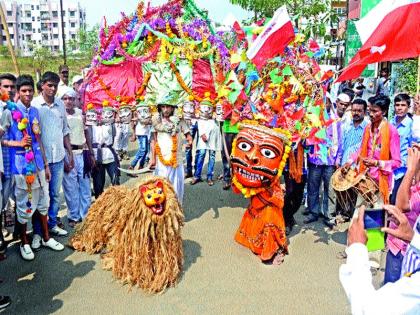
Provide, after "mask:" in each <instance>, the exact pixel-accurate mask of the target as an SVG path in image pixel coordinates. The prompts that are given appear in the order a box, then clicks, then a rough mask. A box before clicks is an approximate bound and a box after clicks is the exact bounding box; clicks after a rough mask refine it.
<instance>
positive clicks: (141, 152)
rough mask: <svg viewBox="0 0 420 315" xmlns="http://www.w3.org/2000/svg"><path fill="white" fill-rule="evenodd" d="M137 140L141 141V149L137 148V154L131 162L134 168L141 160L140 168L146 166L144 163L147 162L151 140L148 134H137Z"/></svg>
mask: <svg viewBox="0 0 420 315" xmlns="http://www.w3.org/2000/svg"><path fill="white" fill-rule="evenodd" d="M137 141H138V143H139V149H138V150H137V152H136V155H135V156H134V159H133V161H132V162H131V164H130V165H131V167H132V168H135V167H136V165H137V163H138V162H139V161H140V168H142V167H143V166H144V163H145V162H146V157H147V152H148V150H149V143H148V142H149V141H148V139H147V136H137Z"/></svg>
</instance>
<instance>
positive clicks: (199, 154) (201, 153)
mask: <svg viewBox="0 0 420 315" xmlns="http://www.w3.org/2000/svg"><path fill="white" fill-rule="evenodd" d="M206 152H209V164H208V165H207V180H212V179H213V175H214V162H215V161H216V151H215V150H204V149H203V150H197V151H196V152H195V172H194V177H195V178H197V179H201V171H202V170H203V165H204V159H205V157H206Z"/></svg>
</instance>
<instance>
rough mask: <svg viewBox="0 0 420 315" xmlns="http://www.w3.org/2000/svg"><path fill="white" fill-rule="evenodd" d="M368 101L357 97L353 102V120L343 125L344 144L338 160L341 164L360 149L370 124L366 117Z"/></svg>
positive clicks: (340, 148) (340, 149)
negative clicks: (364, 133)
mask: <svg viewBox="0 0 420 315" xmlns="http://www.w3.org/2000/svg"><path fill="white" fill-rule="evenodd" d="M366 109H367V103H366V101H365V100H363V99H360V98H358V99H355V100H354V101H353V103H352V104H351V115H352V121H350V122H349V123H344V124H343V125H342V128H343V129H342V135H343V138H342V141H343V144H342V146H340V147H339V152H338V161H339V164H340V166H343V165H344V164H346V162H347V161H348V160H349V158H350V156H352V154H353V153H354V152H356V151H357V150H359V148H360V145H361V143H362V137H363V131H364V130H365V127H366V126H367V124H368V121H367V120H366V119H365V114H366Z"/></svg>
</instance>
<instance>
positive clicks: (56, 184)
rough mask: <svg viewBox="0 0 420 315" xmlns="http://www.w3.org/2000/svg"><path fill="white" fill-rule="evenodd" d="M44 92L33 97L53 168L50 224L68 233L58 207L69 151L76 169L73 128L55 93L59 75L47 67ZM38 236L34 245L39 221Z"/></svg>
mask: <svg viewBox="0 0 420 315" xmlns="http://www.w3.org/2000/svg"><path fill="white" fill-rule="evenodd" d="M41 82H42V94H41V95H39V96H38V97H36V98H35V99H34V101H33V103H32V104H33V106H34V107H36V108H37V109H38V112H39V117H40V119H41V128H42V130H41V131H42V134H41V138H42V144H43V145H44V148H45V155H46V157H47V160H48V165H49V168H50V170H51V181H50V182H49V194H50V206H49V209H48V226H49V228H50V231H51V233H53V234H54V235H58V236H65V235H67V231H66V230H64V229H63V228H61V227H60V226H59V225H58V223H59V222H58V211H59V209H60V204H61V200H60V189H61V185H62V182H63V176H64V157H65V155H66V151H67V154H68V161H69V162H68V167H69V169H68V171H70V170H71V169H73V167H74V160H73V151H72V149H71V143H70V128H69V126H68V122H67V115H66V110H65V108H64V104H63V102H62V101H61V99H59V98H57V97H55V95H56V93H57V86H58V83H59V82H60V77H59V76H58V75H57V74H56V73H54V72H50V71H47V72H45V73H44V74H43V75H42V78H41ZM34 231H35V234H36V237H34V241H33V242H32V245H33V246H34V247H39V246H40V237H39V232H40V229H39V224H35V225H34Z"/></svg>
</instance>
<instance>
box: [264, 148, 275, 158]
mask: <svg viewBox="0 0 420 315" xmlns="http://www.w3.org/2000/svg"><path fill="white" fill-rule="evenodd" d="M260 152H261V154H262V155H263V156H264V157H266V158H268V159H274V158H276V157H277V154H276V153H275V152H274V151H273V150H270V149H267V148H262V149H261V151H260Z"/></svg>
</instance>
